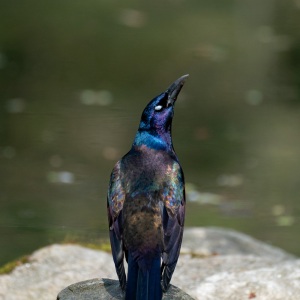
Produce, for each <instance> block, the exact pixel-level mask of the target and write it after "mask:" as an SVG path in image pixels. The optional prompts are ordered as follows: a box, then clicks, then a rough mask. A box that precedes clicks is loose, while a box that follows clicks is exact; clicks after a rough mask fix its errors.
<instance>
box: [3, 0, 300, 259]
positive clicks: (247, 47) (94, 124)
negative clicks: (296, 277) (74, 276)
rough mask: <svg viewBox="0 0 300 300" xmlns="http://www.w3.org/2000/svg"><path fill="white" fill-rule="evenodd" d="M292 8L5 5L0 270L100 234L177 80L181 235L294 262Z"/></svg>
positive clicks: (261, 4)
mask: <svg viewBox="0 0 300 300" xmlns="http://www.w3.org/2000/svg"><path fill="white" fill-rule="evenodd" d="M299 13H300V1H299V0H291V1H280V0H265V1H259V0H243V1H238V0H223V1H211V0H190V1H187V0H185V1H184V0H172V1H171V0H166V1H158V0H153V1H149V2H147V1H128V0H124V1H116V0H98V1H96V0H86V1H77V0H75V1H74V0H72V1H71V0H62V1H53V0H51V1H50V0H44V1H33V0H27V1H13V0H10V1H5V0H4V1H1V2H0V245H1V247H0V264H3V263H5V262H7V261H8V260H11V259H14V258H17V257H19V256H21V255H23V254H27V253H30V252H31V251H33V250H35V249H37V248H39V247H42V246H44V245H47V244H50V243H55V242H62V241H76V242H77V241H79V242H83V243H100V242H101V241H105V240H107V238H108V233H107V217H106V192H107V186H108V181H109V176H110V172H111V170H112V168H113V166H114V164H115V162H116V161H117V160H118V159H119V158H120V157H121V156H122V155H123V154H125V153H126V152H127V151H128V150H129V149H130V147H131V143H132V141H133V138H134V136H135V132H136V130H137V127H138V124H139V120H140V115H141V112H142V110H143V108H144V107H145V105H146V104H147V103H148V101H149V100H151V99H152V98H153V97H154V96H156V95H157V94H159V93H160V92H162V91H164V90H165V89H166V88H167V87H168V86H169V85H170V84H171V83H172V82H173V81H174V80H175V79H177V78H178V77H179V76H181V75H183V74H186V73H189V74H190V78H189V80H188V81H187V83H186V85H185V87H184V88H183V90H182V92H181V94H180V97H179V100H178V102H177V104H176V110H175V118H174V122H173V142H174V147H175V149H176V152H177V154H178V156H179V158H180V161H181V164H182V166H183V168H184V171H185V178H186V183H187V201H188V203H187V215H186V226H222V227H226V228H233V229H236V230H239V231H241V232H244V233H247V234H250V235H251V236H253V237H255V238H258V239H260V240H262V241H265V242H268V243H270V244H273V245H276V246H279V247H282V248H284V249H285V250H287V251H290V252H291V253H294V254H297V255H300V242H299V231H300V218H299V215H300V201H299V200H300V199H299V196H300V164H299V158H300V138H299V128H300V30H299V29H300V16H299Z"/></svg>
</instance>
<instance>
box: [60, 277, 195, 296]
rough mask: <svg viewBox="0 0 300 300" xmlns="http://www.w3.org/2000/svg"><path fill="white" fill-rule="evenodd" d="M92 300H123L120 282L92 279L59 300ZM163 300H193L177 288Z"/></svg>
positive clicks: (67, 291)
mask: <svg viewBox="0 0 300 300" xmlns="http://www.w3.org/2000/svg"><path fill="white" fill-rule="evenodd" d="M79 299H80V300H91V299H109V300H122V299H124V294H123V293H122V290H121V289H120V285H119V281H118V280H112V279H97V278H96V279H91V280H86V281H82V282H78V283H75V284H72V285H70V286H69V287H67V288H65V289H63V290H62V291H61V292H60V293H59V294H58V296H57V300H79ZM163 300H193V298H192V297H190V296H189V295H187V294H186V293H185V292H183V291H182V290H180V289H179V288H177V287H175V286H172V285H171V286H170V288H169V290H168V291H167V293H165V294H164V296H163Z"/></svg>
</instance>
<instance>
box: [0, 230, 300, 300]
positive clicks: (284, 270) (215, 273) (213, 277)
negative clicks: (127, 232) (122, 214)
mask: <svg viewBox="0 0 300 300" xmlns="http://www.w3.org/2000/svg"><path fill="white" fill-rule="evenodd" d="M91 278H111V279H117V277H116V273H115V270H114V265H113V261H112V257H111V254H109V253H105V252H102V251H96V250H91V249H87V248H84V247H81V246H78V245H51V246H48V247H45V248H42V249H40V250H38V251H36V252H34V253H33V254H32V255H31V256H30V258H29V262H28V263H26V264H24V265H21V266H19V267H17V268H16V269H15V270H14V271H13V272H11V273H10V274H7V275H1V276H0V299H1V300H31V299H39V300H50V299H51V300H52V299H55V298H56V296H57V294H58V293H59V292H60V291H61V290H62V289H64V288H65V287H67V286H69V285H71V284H74V283H76V282H80V281H84V280H87V279H91ZM171 283H172V284H173V285H175V286H177V287H179V288H180V289H182V290H183V291H185V292H186V293H188V294H189V295H190V296H191V297H193V298H194V299H201V300H224V299H230V300H235V299H239V300H240V299H255V300H269V299H272V300H281V299H284V300H298V299H300V296H299V295H300V260H299V259H297V258H295V257H294V256H292V255H290V254H288V253H286V252H284V251H283V250H281V249H278V248H275V247H272V246H270V245H267V244H265V243H262V242H260V241H257V240H255V239H253V238H251V237H249V236H246V235H244V234H241V233H238V232H235V231H231V230H225V229H220V228H189V229H186V230H185V232H184V241H183V246H182V254H181V255H180V258H179V261H178V265H177V267H176V270H175V273H174V276H173V278H172V282H171Z"/></svg>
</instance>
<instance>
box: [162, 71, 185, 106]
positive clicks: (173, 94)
mask: <svg viewBox="0 0 300 300" xmlns="http://www.w3.org/2000/svg"><path fill="white" fill-rule="evenodd" d="M188 77H189V74H186V75H183V76H181V77H180V78H178V79H177V80H176V81H174V82H173V83H172V84H171V86H170V87H169V88H168V89H167V90H166V93H167V94H168V106H169V105H173V104H174V103H175V101H176V99H177V96H178V94H179V93H180V91H181V89H182V87H183V85H184V83H185V81H186V79H187V78H188Z"/></svg>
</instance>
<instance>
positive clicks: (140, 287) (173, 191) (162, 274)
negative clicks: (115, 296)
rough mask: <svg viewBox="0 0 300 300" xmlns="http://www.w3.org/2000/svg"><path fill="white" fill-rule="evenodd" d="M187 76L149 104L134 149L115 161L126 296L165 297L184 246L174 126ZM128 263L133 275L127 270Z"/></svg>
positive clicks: (116, 224) (116, 237) (117, 246)
mask: <svg viewBox="0 0 300 300" xmlns="http://www.w3.org/2000/svg"><path fill="white" fill-rule="evenodd" d="M186 78H187V75H185V76H182V77H180V78H179V79H177V80H176V81H175V82H174V83H173V84H172V85H171V86H170V87H169V88H168V89H167V90H166V91H165V92H163V93H162V94H160V95H159V96H157V97H155V98H154V99H153V100H152V101H151V102H150V103H149V104H148V105H147V106H146V108H145V109H144V111H143V114H142V118H141V122H140V125H139V129H138V131H137V134H136V137H135V139H134V142H133V145H132V148H131V150H130V151H129V152H128V153H127V154H126V155H125V156H123V157H122V159H121V160H120V161H118V162H117V164H116V165H115V167H114V169H113V171H112V174H111V178H110V184H109V190H108V197H107V209H108V220H109V233H110V241H111V247H112V254H113V259H114V263H115V266H116V271H117V274H118V278H119V281H120V285H121V288H122V289H123V290H126V299H143V300H144V299H149V300H150V299H161V298H162V290H163V291H166V290H167V288H168V286H169V283H170V280H171V278H172V275H173V272H174V269H175V267H176V263H177V260H178V256H179V251H180V247H181V241H182V234H183V225H184V214H185V191H184V175H183V171H182V168H181V166H180V164H179V161H178V158H177V156H176V154H175V151H174V148H173V144H172V136H171V125H172V119H173V115H174V104H175V101H176V98H177V96H178V94H179V92H180V90H181V88H182V86H183V84H184V82H185V79H186ZM124 256H125V258H126V260H127V262H128V278H127V287H126V274H125V269H124Z"/></svg>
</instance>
